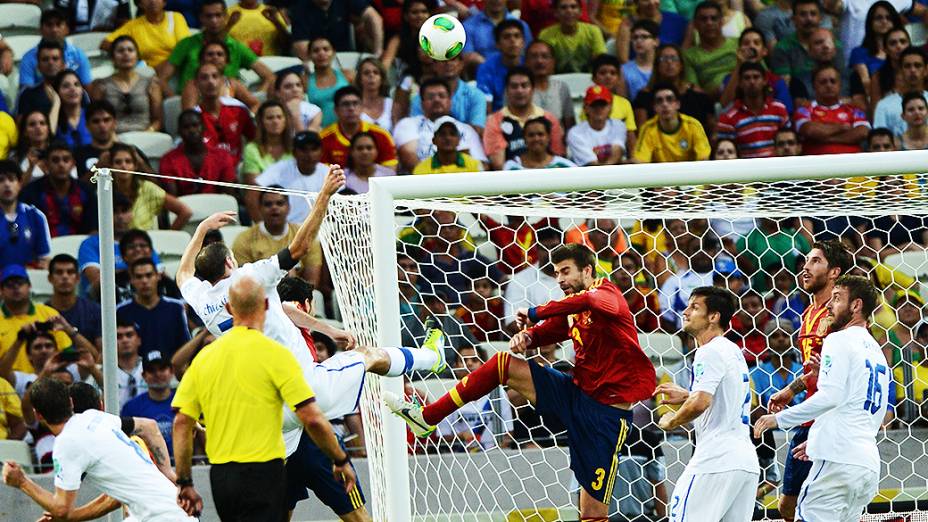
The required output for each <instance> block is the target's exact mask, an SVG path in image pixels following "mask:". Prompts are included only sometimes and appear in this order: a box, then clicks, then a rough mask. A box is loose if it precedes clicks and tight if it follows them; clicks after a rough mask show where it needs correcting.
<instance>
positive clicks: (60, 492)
mask: <svg viewBox="0 0 928 522" xmlns="http://www.w3.org/2000/svg"><path fill="white" fill-rule="evenodd" d="M3 482H4V484H6V485H7V486H10V487H11V488H16V489H19V490H20V491H22V492H23V493H25V494H26V495H28V496H29V498H31V499H32V500H33V501H35V503H36V504H38V505H39V506H41V507H42V509H44V510H45V511H48V512H49V514H51V515H52V517H54V518H59V519H65V520H70V517H71V512H72V508H73V507H74V501H75V500H76V499H77V490H73V491H68V490H65V489H61V488H57V487H56V488H55V492H54V493H52V492H50V491H47V490H46V489H45V488H43V487H42V486H40V485H38V484H36V483H35V482H33V481H32V479H30V478H29V477H27V476H26V473H25V472H24V471H23V468H22V467H20V465H19V464H17V463H15V462H13V461H7V462H5V463H3Z"/></svg>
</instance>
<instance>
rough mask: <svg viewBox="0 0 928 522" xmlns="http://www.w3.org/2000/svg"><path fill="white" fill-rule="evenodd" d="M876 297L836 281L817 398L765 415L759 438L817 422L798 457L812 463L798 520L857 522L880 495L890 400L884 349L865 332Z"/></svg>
mask: <svg viewBox="0 0 928 522" xmlns="http://www.w3.org/2000/svg"><path fill="white" fill-rule="evenodd" d="M879 303H880V301H879V292H878V291H877V289H876V288H875V287H874V286H873V283H871V282H870V280H869V279H867V278H864V277H860V276H842V277H839V278H838V280H837V281H835V288H834V290H832V297H831V301H830V302H829V303H828V314H829V317H830V318H831V319H832V325H831V328H832V332H833V333H831V334H829V335H828V336H827V337H825V344H824V345H823V346H822V358H821V368H820V369H819V375H818V391H817V392H816V393H815V395H813V396H812V397H809V398H808V399H806V400H805V401H804V402H802V403H801V404H799V405H796V406H793V407H790V408H787V409H785V410H783V411H781V412H779V413H775V414H770V415H764V416H763V417H761V418H760V419H758V420H757V423H756V424H755V426H754V434H755V437H759V436H760V434H762V433H763V432H764V431H766V430H768V429H772V428H778V427H779V428H782V429H788V428H792V427H794V426H799V425H800V424H802V423H805V422H808V421H811V420H813V419H814V420H815V423H814V424H812V428H811V429H810V430H809V440H808V441H806V443H805V446H804V447H803V446H799V447H797V448H796V449H797V450H798V452H799V453H800V454H801V453H803V452H804V453H805V455H806V456H807V457H808V458H809V459H811V460H812V470H811V471H810V472H809V476H808V477H807V478H806V480H805V482H803V484H802V489H801V490H800V492H799V504H798V507H797V509H796V515H797V519H798V520H803V521H804V522H823V521H829V522H831V521H839V522H852V521H853V522H857V521H859V520H860V515H861V513H862V512H863V510H864V508H865V507H866V506H867V504H868V503H869V502H870V501H871V500H873V497H874V496H875V495H876V493H877V488H878V486H879V481H880V453H879V450H878V448H877V444H876V435H877V433H878V432H879V430H880V426H881V424H882V422H883V417H884V416H885V414H886V406H887V400H888V396H887V395H888V393H889V379H890V375H889V369H888V365H887V364H886V357H885V356H884V355H883V351H882V350H881V349H880V345H879V343H877V342H876V340H875V339H874V338H873V336H871V335H870V332H869V330H867V323H868V321H869V319H870V315H871V314H872V313H873V310H874V309H876V307H877V306H878V305H879Z"/></svg>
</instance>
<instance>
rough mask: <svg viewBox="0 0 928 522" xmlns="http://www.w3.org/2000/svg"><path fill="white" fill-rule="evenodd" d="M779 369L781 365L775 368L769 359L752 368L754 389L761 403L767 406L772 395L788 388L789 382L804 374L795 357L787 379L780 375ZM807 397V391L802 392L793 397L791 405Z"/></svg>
mask: <svg viewBox="0 0 928 522" xmlns="http://www.w3.org/2000/svg"><path fill="white" fill-rule="evenodd" d="M779 370H780V369H779V367H777V368H774V367H773V364H771V363H770V362H769V361H768V362H762V363H760V364H758V365H757V366H756V367H754V368H753V369H752V370H751V380H752V381H754V391H755V392H757V396H758V397H759V398H760V403H761V405H763V406H765V407H766V406H767V403H769V402H770V397H772V396H773V394H774V393H776V392H778V391H780V390H782V389H783V388H786V387H787V386H789V383H791V382H793V381H794V380H796V379H798V378H799V377H801V376H802V364H800V363H799V361H796V360H795V359H794V360H793V364H792V365H790V367H789V371H788V374H787V376H786V378H785V379H784V378H783V376H782V375H780V372H779ZM805 397H806V392H802V393H800V394H798V395H796V396H795V397H793V400H792V402H790V403H789V405H790V406H795V405H796V404H799V403H800V402H802V401H803V400H804V399H805Z"/></svg>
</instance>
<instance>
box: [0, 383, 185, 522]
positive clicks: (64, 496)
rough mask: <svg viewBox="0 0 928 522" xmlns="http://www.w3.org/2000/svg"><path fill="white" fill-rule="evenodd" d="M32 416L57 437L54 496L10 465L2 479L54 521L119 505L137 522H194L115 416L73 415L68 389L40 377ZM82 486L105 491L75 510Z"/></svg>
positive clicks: (93, 514) (89, 516)
mask: <svg viewBox="0 0 928 522" xmlns="http://www.w3.org/2000/svg"><path fill="white" fill-rule="evenodd" d="M29 394H30V398H31V399H32V405H33V407H34V408H35V411H36V415H37V417H38V419H39V421H41V422H42V423H43V424H45V425H47V426H48V429H49V430H51V432H52V433H53V434H54V435H55V448H54V451H53V462H54V465H55V492H54V493H52V492H50V491H46V490H45V489H44V488H42V487H41V486H39V485H38V484H36V483H35V482H33V481H32V480H31V479H30V478H29V477H27V476H26V474H25V473H23V470H22V468H20V467H19V466H18V465H17V464H15V463H13V462H6V463H4V465H3V481H4V482H5V483H6V484H7V485H8V486H11V487H15V488H19V489H20V490H21V491H22V492H23V493H25V494H26V495H28V496H29V497H31V498H32V500H34V501H35V503H36V504H38V505H40V506H41V507H42V508H43V509H44V510H45V511H47V512H48V513H49V514H50V515H51V516H52V517H53V518H55V519H56V520H57V519H59V518H62V519H66V520H92V519H96V518H98V517H101V516H103V515H105V514H106V513H109V512H111V511H114V510H116V509H119V508H120V507H121V506H122V505H125V507H126V508H127V509H128V510H129V514H130V516H131V517H132V518H133V519H134V520H136V521H138V522H181V521H185V522H186V521H189V522H194V521H195V520H196V519H194V518H191V517H189V516H187V514H186V513H184V510H182V509H181V508H180V507H179V506H178V505H177V487H175V486H174V484H172V483H171V481H170V480H168V479H167V478H166V477H165V476H164V475H163V474H162V473H161V472H160V471H159V470H158V468H157V467H156V466H155V465H154V463H152V461H151V459H150V458H149V456H148V455H147V454H146V453H145V452H144V451H143V450H142V448H140V447H139V446H138V445H137V444H135V443H134V442H132V441H131V440H129V438H128V437H127V436H126V435H125V434H124V433H123V432H122V423H121V421H120V419H119V417H117V416H115V415H110V414H108V413H104V412H102V411H99V410H93V409H91V410H87V411H85V412H84V413H78V414H76V415H75V414H74V413H73V411H72V409H71V398H70V396H69V395H68V387H67V385H66V384H64V383H62V382H61V381H57V380H54V379H39V380H38V381H36V382H35V383H33V384H32V386H31V387H30V388H29ZM82 483H86V484H89V485H91V486H93V487H95V488H97V489H99V490H100V491H102V492H103V494H102V495H100V496H99V497H97V498H95V499H94V500H92V501H90V502H88V503H87V504H85V505H83V506H79V507H77V506H75V505H74V504H75V501H76V500H77V493H78V490H79V489H80V487H81V484H82Z"/></svg>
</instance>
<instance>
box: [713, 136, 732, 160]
mask: <svg viewBox="0 0 928 522" xmlns="http://www.w3.org/2000/svg"><path fill="white" fill-rule="evenodd" d="M709 159H710V160H730V159H738V147H737V146H736V145H735V142H733V141H732V140H729V139H726V138H722V139H720V140H718V141H716V142H715V146H714V147H712V154H710V155H709Z"/></svg>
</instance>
